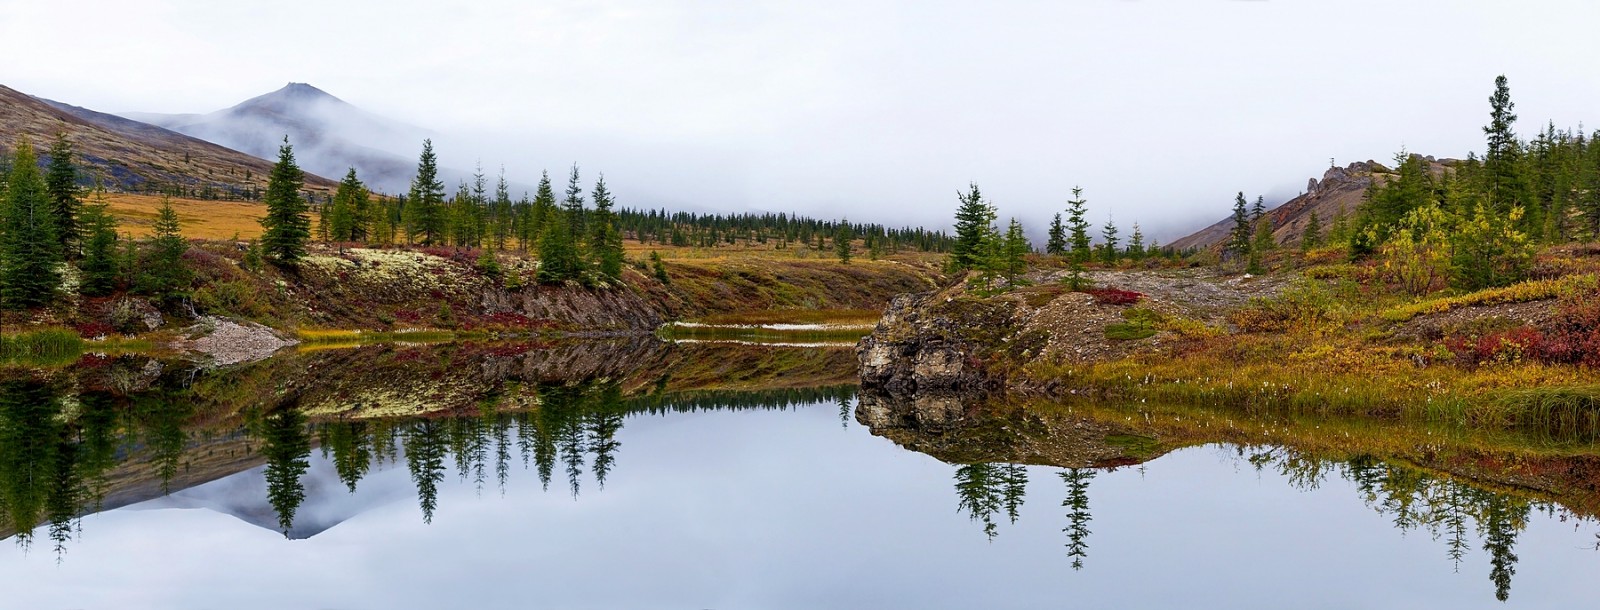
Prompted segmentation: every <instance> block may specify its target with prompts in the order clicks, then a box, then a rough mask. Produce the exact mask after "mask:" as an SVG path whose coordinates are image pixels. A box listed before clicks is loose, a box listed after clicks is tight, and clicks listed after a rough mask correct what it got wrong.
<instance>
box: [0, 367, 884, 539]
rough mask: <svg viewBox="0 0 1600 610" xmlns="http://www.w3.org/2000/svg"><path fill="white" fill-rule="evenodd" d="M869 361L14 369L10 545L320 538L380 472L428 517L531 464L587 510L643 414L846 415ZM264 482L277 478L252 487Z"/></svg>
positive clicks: (0, 383)
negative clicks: (803, 411)
mask: <svg viewBox="0 0 1600 610" xmlns="http://www.w3.org/2000/svg"><path fill="white" fill-rule="evenodd" d="M853 362H854V358H853V355H852V354H851V353H850V352H849V351H847V350H832V351H828V350H792V349H791V350H785V349H776V348H757V347H750V346H730V347H718V346H705V345H696V346H689V347H681V346H674V345H672V344H668V343H662V342H659V341H655V340H653V339H648V338H645V339H638V338H635V339H621V340H616V341H595V342H585V343H557V344H534V343H524V344H448V345H436V346H409V347H395V346H387V345H374V346H366V347H360V348H349V349H334V350H318V351H312V352H306V353H296V354H289V355H286V356H281V357H278V358H274V359H271V360H268V361H264V362H260V363H256V364H253V365H249V366H244V367H236V368H231V369H227V370H193V369H191V368H189V367H188V366H187V365H183V364H182V363H167V364H166V365H162V364H161V363H159V362H157V361H154V360H151V359H149V358H146V357H138V356H126V357H119V358H107V357H104V356H88V357H85V358H84V360H83V361H81V362H80V363H79V365H78V366H76V367H72V368H70V369H67V370H64V371H57V372H53V373H47V374H43V375H41V374H39V373H37V372H33V371H16V370H4V369H0V435H5V436H3V437H0V519H3V520H4V522H3V523H0V535H9V534H12V533H15V532H17V531H23V532H30V533H31V532H32V530H33V528H34V527H35V526H36V525H39V524H48V525H50V529H51V531H52V532H53V533H54V534H53V536H54V535H58V536H59V537H60V539H59V540H56V542H57V544H62V543H64V542H65V541H66V539H68V538H70V536H71V532H72V527H71V524H72V522H73V519H74V518H75V517H76V516H78V515H80V514H82V513H84V512H90V511H97V510H109V509H114V508H118V507H122V506H127V505H130V504H137V503H140V502H145V501H148V500H151V499H153V498H159V497H161V496H165V495H167V493H168V492H169V491H176V492H177V493H175V494H173V495H172V497H171V498H168V499H166V500H163V501H162V502H159V503H157V504H155V505H158V506H168V507H205V508H210V509H213V510H217V511H220V512H224V513H228V514H232V515H235V516H237V517H239V518H240V519H242V520H244V521H247V522H250V523H254V524H257V525H261V526H262V527H268V528H270V529H273V530H274V531H284V532H285V533H286V535H289V536H291V537H298V536H310V535H313V534H315V533H317V532H320V531H323V530H324V529H326V528H328V527H331V526H332V525H335V524H337V523H339V522H341V521H343V520H344V519H346V518H348V517H349V516H351V515H353V514H355V513H357V512H360V510H364V508H362V507H352V505H350V504H340V506H341V507H343V508H344V509H348V510H346V511H345V512H341V511H340V510H328V509H325V508H321V507H319V502H320V500H319V497H326V496H327V495H329V494H332V495H335V496H339V495H342V494H344V493H345V492H344V491H341V490H339V489H337V486H335V485H332V484H331V483H330V481H331V480H337V481H339V482H340V483H342V484H343V485H344V486H345V487H346V488H347V489H349V490H351V491H352V492H354V491H355V490H357V489H358V488H359V485H358V483H359V482H361V481H362V480H363V479H364V478H365V477H366V476H367V474H368V473H369V471H371V470H373V469H374V468H377V467H378V465H380V464H395V463H403V464H405V465H406V466H407V468H408V470H409V471H410V473H411V475H412V480H413V482H415V483H416V485H417V489H416V490H415V491H414V492H413V491H408V492H407V493H408V494H409V493H416V494H418V496H419V497H420V498H421V499H422V500H423V502H424V513H425V514H429V513H430V512H431V510H432V506H431V502H432V500H431V498H432V494H431V493H430V492H429V491H428V490H429V489H433V488H434V487H435V486H436V484H437V481H438V477H439V476H441V475H440V474H439V473H442V472H443V470H444V469H445V467H446V464H447V462H449V463H453V465H454V466H455V468H456V470H458V471H459V472H463V473H471V474H472V475H473V476H475V477H476V478H477V479H478V480H479V482H480V484H481V483H482V482H483V481H484V480H485V479H486V478H492V479H498V481H499V482H500V484H502V485H503V484H504V477H503V474H504V473H505V472H506V471H507V469H508V468H509V464H510V461H511V456H513V455H520V459H521V460H522V461H523V462H525V463H532V464H535V465H536V466H537V469H538V472H539V475H540V478H541V479H542V480H543V481H544V484H545V485H546V486H548V485H549V484H550V482H551V481H552V480H554V479H557V478H558V477H557V473H560V475H561V477H560V478H565V479H566V484H565V485H564V487H566V488H568V489H570V490H571V493H573V494H577V493H578V492H579V482H578V479H579V475H582V474H584V473H585V472H589V473H592V474H593V475H594V478H595V481H596V483H598V484H600V485H603V484H604V480H605V476H606V474H607V472H609V470H610V469H611V468H612V467H614V465H615V463H616V449H617V445H616V444H615V441H614V435H615V433H616V432H617V431H618V430H619V429H620V428H621V418H622V417H623V416H625V415H628V414H632V413H663V412H679V411H688V410H700V409H741V408H779V409H781V408H788V407H790V406H794V405H799V404H811V403H818V402H823V403H829V404H834V403H838V402H840V401H841V400H843V399H845V398H847V397H848V396H850V395H851V394H852V393H853V391H854V390H853V387H852V386H849V385H845V384H848V383H849V382H850V381H852V380H853V378H854V374H855V373H854V368H853V367H852V366H851V365H852V363H853ZM745 388H751V389H752V390H746V389H745ZM754 388H764V389H760V390H754ZM308 415H309V416H310V417H311V419H310V420H309V422H308V420H307V416H308ZM317 446H320V447H321V448H322V450H323V452H324V453H325V454H327V455H329V456H331V460H332V461H331V464H332V468H333V475H334V477H333V478H332V479H329V478H328V477H327V476H326V474H327V473H326V472H324V471H322V470H318V468H323V467H324V466H317V467H315V468H313V467H311V464H323V462H321V461H317V460H311V459H310V454H311V453H312V452H313V447H317ZM402 460H403V461H402ZM44 465H48V468H45V467H44ZM41 468H42V470H41ZM252 469H256V471H258V472H260V473H261V475H259V477H258V476H256V475H246V476H235V475H237V474H238V473H241V472H244V471H249V470H252ZM488 473H494V476H493V477H490V476H489V474H488ZM362 493H366V492H364V491H363V492H362ZM363 498H366V496H363ZM388 499H389V496H383V497H381V498H378V499H376V500H374V502H377V501H387V500H388ZM356 504H361V502H357V503H356ZM362 506H363V507H364V506H366V505H362Z"/></svg>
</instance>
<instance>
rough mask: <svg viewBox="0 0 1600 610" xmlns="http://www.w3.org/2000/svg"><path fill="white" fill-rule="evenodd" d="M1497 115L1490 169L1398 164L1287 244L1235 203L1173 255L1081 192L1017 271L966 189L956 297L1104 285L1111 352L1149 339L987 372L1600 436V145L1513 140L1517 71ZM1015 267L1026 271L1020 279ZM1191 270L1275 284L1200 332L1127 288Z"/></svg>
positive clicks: (1017, 382) (976, 196) (960, 212)
mask: <svg viewBox="0 0 1600 610" xmlns="http://www.w3.org/2000/svg"><path fill="white" fill-rule="evenodd" d="M1489 101H1490V117H1489V122H1488V124H1487V125H1486V126H1485V127H1484V128H1483V132H1484V134H1485V136H1486V140H1487V147H1486V150H1485V151H1484V152H1483V154H1482V155H1481V156H1479V155H1478V154H1477V153H1474V154H1472V155H1469V157H1468V158H1467V159H1465V160H1460V161H1455V160H1450V161H1447V162H1443V163H1439V162H1434V161H1433V159H1431V158H1424V157H1421V156H1419V155H1414V154H1410V153H1408V152H1406V151H1401V152H1400V153H1399V154H1397V155H1396V156H1395V159H1394V167H1393V168H1387V167H1382V166H1378V167H1377V169H1376V170H1375V171H1374V175H1373V177H1372V180H1371V186H1370V187H1369V188H1368V189H1367V191H1366V192H1365V195H1364V197H1363V203H1362V204H1361V205H1360V207H1359V208H1358V209H1356V210H1353V211H1352V212H1353V213H1352V214H1349V215H1346V214H1344V213H1343V212H1341V213H1340V214H1338V215H1337V216H1336V217H1334V218H1332V219H1323V218H1320V217H1317V216H1315V215H1313V216H1312V217H1311V218H1310V219H1309V221H1305V224H1303V225H1301V226H1302V227H1304V230H1303V231H1302V232H1301V235H1300V236H1299V238H1298V243H1278V242H1277V241H1276V240H1275V238H1274V229H1276V228H1277V227H1279V226H1282V225H1281V223H1282V222H1284V221H1283V220H1281V219H1279V220H1275V218H1274V214H1273V213H1272V211H1271V210H1268V209H1267V207H1266V205H1265V201H1264V199H1263V198H1261V197H1257V198H1255V200H1254V202H1253V203H1252V201H1251V200H1250V198H1249V197H1247V196H1246V194H1245V193H1242V192H1240V193H1237V194H1236V195H1235V196H1234V197H1233V198H1232V202H1231V219H1232V222H1231V225H1232V228H1231V231H1229V233H1228V235H1227V236H1226V238H1225V239H1223V240H1222V241H1221V243H1219V244H1218V245H1216V246H1214V247H1211V248H1205V249H1195V250H1189V251H1182V252H1180V251H1175V250H1174V249H1171V248H1161V247H1159V246H1157V245H1155V244H1149V243H1142V242H1143V236H1142V235H1139V232H1138V231H1137V230H1136V231H1135V232H1134V235H1138V236H1139V237H1138V239H1134V238H1131V237H1130V239H1129V240H1127V242H1126V243H1123V242H1120V241H1119V239H1118V237H1117V235H1118V233H1117V229H1116V225H1115V224H1114V223H1113V222H1111V221H1110V220H1109V219H1108V220H1107V221H1106V223H1105V225H1104V226H1103V227H1102V228H1101V230H1100V232H1099V233H1100V238H1099V239H1098V240H1094V239H1093V236H1092V235H1091V230H1090V225H1089V222H1088V221H1087V218H1086V217H1087V215H1088V211H1087V206H1086V201H1085V200H1084V197H1083V192H1082V190H1081V189H1076V188H1075V189H1073V191H1072V198H1071V199H1070V200H1069V201H1068V202H1067V206H1066V208H1065V209H1064V210H1063V212H1064V214H1065V219H1066V220H1065V222H1063V220H1062V218H1063V215H1062V214H1057V215H1056V216H1055V217H1054V219H1053V220H1052V222H1051V224H1050V226H1049V231H1048V233H1047V234H1048V236H1049V241H1048V243H1047V245H1046V247H1045V251H1044V252H1043V253H1032V252H1027V251H1026V250H1025V251H1024V253H1023V254H1022V255H1021V256H1020V257H1019V256H1018V254H1017V253H1016V252H1015V251H1014V250H1012V249H1011V248H1009V247H1007V245H1006V244H1007V241H1008V239H1007V238H1008V237H1009V236H1010V235H1011V234H1012V233H1014V232H1015V231H1014V230H1013V229H1014V227H1012V228H1002V227H1001V226H1000V225H998V224H997V223H996V222H995V219H996V218H998V216H999V211H998V210H997V209H996V208H995V207H994V206H993V205H991V204H989V203H987V202H985V201H984V200H983V199H982V195H981V192H980V190H979V188H978V186H977V185H975V184H974V185H972V186H971V187H970V188H969V189H968V190H966V191H963V192H962V193H961V194H960V197H959V206H958V208H957V212H956V216H955V219H956V231H955V233H956V235H955V242H954V244H953V245H952V250H951V255H950V257H949V267H950V269H951V271H955V272H962V273H965V274H966V277H967V278H968V280H967V281H968V286H967V290H966V293H965V295H966V296H964V297H961V298H967V299H973V300H974V302H979V301H982V300H984V299H988V298H997V297H998V295H1002V294H1011V293H1015V294H1017V295H1019V296H1020V298H1022V299H1023V300H1025V301H1027V302H1029V303H1030V304H1038V305H1042V304H1043V303H1045V302H1048V301H1049V300H1050V299H1051V298H1054V296H1055V295H1057V294H1059V290H1060V289H1059V288H1052V287H1040V286H1030V283H1032V282H1037V281H1040V278H1049V281H1051V282H1056V281H1059V282H1060V284H1064V285H1065V288H1066V289H1067V290H1072V291H1091V290H1093V291H1096V292H1097V293H1098V294H1097V295H1096V298H1097V300H1098V302H1099V303H1100V304H1101V305H1108V304H1112V303H1111V302H1110V301H1107V300H1105V299H1104V298H1102V297H1105V296H1106V295H1108V294H1113V292H1107V291H1115V293H1124V292H1125V293H1128V294H1131V295H1132V298H1131V299H1126V298H1125V299H1121V300H1120V301H1118V302H1117V303H1115V304H1114V306H1116V307H1120V308H1123V309H1124V310H1125V311H1123V315H1122V317H1123V318H1124V320H1125V321H1124V322H1121V323H1116V324H1110V325H1107V326H1105V328H1104V334H1105V338H1106V339H1107V340H1110V341H1120V342H1129V343H1133V344H1138V343H1139V342H1146V343H1147V344H1149V345H1151V347H1150V348H1148V349H1132V350H1124V351H1122V352H1119V353H1118V355H1116V356H1115V357H1102V358H1074V357H1067V356H1060V357H1047V358H1040V357H1036V356H1037V354H1036V353H1035V352H1034V351H1033V350H1031V349H1030V346H1029V344H1028V342H1026V341H1021V342H1013V343H1011V344H1009V345H995V346H987V347H988V348H992V349H990V350H989V351H988V352H987V353H985V354H982V356H983V357H984V358H987V360H985V361H984V362H982V363H981V364H982V365H983V366H984V367H985V369H986V371H987V372H988V373H989V374H991V375H994V376H996V377H1001V378H1005V379H1008V380H1009V381H1010V385H1011V386H1012V387H1014V388H1049V389H1050V390H1049V391H1051V392H1052V393H1056V392H1064V391H1066V390H1072V392H1070V393H1071V394H1075V395H1078V396H1094V397H1102V398H1104V397H1114V398H1119V399H1130V400H1136V401H1144V400H1148V401H1151V402H1155V401H1161V402H1166V403H1183V404H1196V405H1207V406H1215V405H1231V406H1234V407H1237V408H1241V409H1246V410H1251V411H1291V412H1295V413H1315V414H1324V415H1327V414H1354V415H1365V416H1380V417H1400V416H1404V417H1417V418H1430V419H1442V420H1450V421H1457V422H1464V423H1470V424H1474V425H1487V426H1513V425H1533V426H1549V425H1554V426H1559V427H1566V428H1583V429H1585V430H1588V431H1591V432H1600V385H1596V384H1595V383H1594V382H1593V380H1592V379H1593V372H1594V369H1595V368H1596V367H1600V281H1597V277H1600V276H1597V274H1600V246H1596V245H1594V244H1595V243H1596V242H1600V145H1596V143H1595V142H1594V141H1593V139H1592V138H1590V137H1588V136H1586V135H1585V134H1584V132H1583V131H1582V130H1558V129H1556V128H1555V127H1554V126H1553V125H1551V126H1547V127H1546V128H1544V129H1543V130H1542V131H1540V132H1539V133H1538V135H1536V136H1535V137H1534V138H1532V139H1531V140H1529V139H1524V138H1521V137H1519V136H1518V135H1517V134H1516V133H1515V131H1514V130H1513V128H1514V126H1515V123H1516V120H1517V117H1516V115H1515V113H1514V112H1513V108H1514V104H1513V103H1512V101H1511V97H1510V92H1509V87H1508V84H1507V81H1506V79H1505V78H1504V77H1500V78H1497V79H1496V80H1495V83H1494V92H1493V95H1492V96H1491V97H1490V98H1489ZM1325 221H1327V222H1325ZM1275 223H1278V224H1275ZM1019 258H1020V259H1022V260H1023V261H1025V262H1026V265H1027V266H1028V267H1031V268H1032V270H1033V272H1032V273H1026V274H1019V273H1017V272H1016V269H1017V259H1019ZM1194 268H1204V269H1209V270H1211V271H1214V272H1220V273H1223V274H1229V273H1231V274H1237V275H1235V276H1234V278H1233V279H1232V280H1229V281H1231V282H1234V283H1239V282H1243V283H1245V285H1248V284H1249V283H1252V282H1256V283H1261V284H1262V285H1263V286H1268V285H1270V284H1272V283H1277V284H1281V286H1282V287H1281V288H1274V289H1271V290H1264V291H1263V294H1262V295H1261V296H1258V297H1256V298H1254V299H1251V300H1249V301H1248V302H1245V303H1244V304H1243V305H1241V306H1237V307H1233V308H1232V309H1231V310H1229V311H1227V312H1226V313H1225V315H1224V316H1222V317H1221V319H1218V320H1214V321H1205V320H1196V319H1188V318H1185V317H1184V316H1181V315H1177V314H1174V313H1172V312H1170V311H1161V310H1159V308H1151V307H1149V306H1146V305H1145V304H1144V303H1142V301H1141V297H1142V296H1143V295H1140V294H1138V293H1137V292H1131V291H1126V290H1121V289H1122V288H1126V287H1125V286H1118V285H1116V282H1118V281H1119V279H1120V278H1128V281H1133V279H1132V277H1133V274H1136V273H1139V272H1144V271H1152V270H1153V271H1156V272H1160V271H1161V270H1169V271H1170V270H1182V269H1194ZM1051 270H1056V271H1054V272H1051ZM1091 275H1092V276H1094V277H1095V278H1098V279H1099V280H1100V281H1101V282H1102V285H1100V286H1092V285H1091V284H1090V281H1089V277H1090V276H1091ZM1035 302H1037V303H1035ZM1155 343H1159V344H1160V345H1159V347H1156V346H1155Z"/></svg>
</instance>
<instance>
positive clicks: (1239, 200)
mask: <svg viewBox="0 0 1600 610" xmlns="http://www.w3.org/2000/svg"><path fill="white" fill-rule="evenodd" d="M1252 234H1253V231H1252V230H1251V226H1250V212H1249V211H1248V210H1246V209H1245V200H1244V192H1243V191H1240V192H1239V195H1238V196H1237V197H1234V199H1233V232H1232V233H1230V234H1229V236H1228V250H1229V251H1231V252H1233V253H1234V254H1238V255H1249V254H1250V240H1251V238H1252V237H1253V235H1252Z"/></svg>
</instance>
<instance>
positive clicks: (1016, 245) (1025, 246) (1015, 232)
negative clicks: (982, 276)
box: [1001, 218, 1033, 282]
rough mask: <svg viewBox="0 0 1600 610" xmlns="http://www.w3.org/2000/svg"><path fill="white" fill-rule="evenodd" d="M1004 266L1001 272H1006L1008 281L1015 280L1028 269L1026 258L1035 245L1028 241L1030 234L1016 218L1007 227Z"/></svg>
mask: <svg viewBox="0 0 1600 610" xmlns="http://www.w3.org/2000/svg"><path fill="white" fill-rule="evenodd" d="M1003 243H1004V245H1003V246H1002V247H1003V249H1004V266H1003V269H1001V272H1002V273H1004V274H1005V276H1006V281H1008V282H1015V281H1016V279H1017V276H1019V275H1022V273H1023V272H1024V271H1027V270H1028V269H1027V260H1026V259H1025V258H1024V257H1025V256H1027V254H1028V252H1029V251H1030V250H1032V249H1033V247H1032V246H1031V245H1030V244H1029V243H1028V235H1027V234H1026V233H1025V232H1023V230H1022V223H1020V222H1017V219H1016V218H1012V219H1011V223H1010V224H1009V225H1007V227H1006V236H1005V240H1004V242H1003Z"/></svg>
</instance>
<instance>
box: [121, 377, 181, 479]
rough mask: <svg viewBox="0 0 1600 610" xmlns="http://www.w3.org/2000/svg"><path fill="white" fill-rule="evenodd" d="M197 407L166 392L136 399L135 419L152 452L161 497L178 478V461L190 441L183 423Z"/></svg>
mask: <svg viewBox="0 0 1600 610" xmlns="http://www.w3.org/2000/svg"><path fill="white" fill-rule="evenodd" d="M194 404H195V403H194V402H193V401H191V400H187V399H186V398H185V397H182V396H175V395H168V394H167V393H164V392H151V393H149V394H141V395H138V396H135V397H134V399H133V405H132V411H133V417H134V420H135V422H136V423H137V424H138V427H139V429H140V434H141V436H143V437H144V444H145V447H146V448H148V449H149V451H150V461H151V462H152V463H154V464H155V466H156V475H157V476H158V477H160V479H161V493H167V492H169V491H171V485H172V477H173V476H176V475H177V474H178V461H179V460H180V459H182V457H183V450H184V447H185V446H187V445H188V441H189V436H188V434H187V433H185V432H184V431H183V423H184V421H186V420H187V419H188V418H189V416H190V415H191V414H193V413H194Z"/></svg>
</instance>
